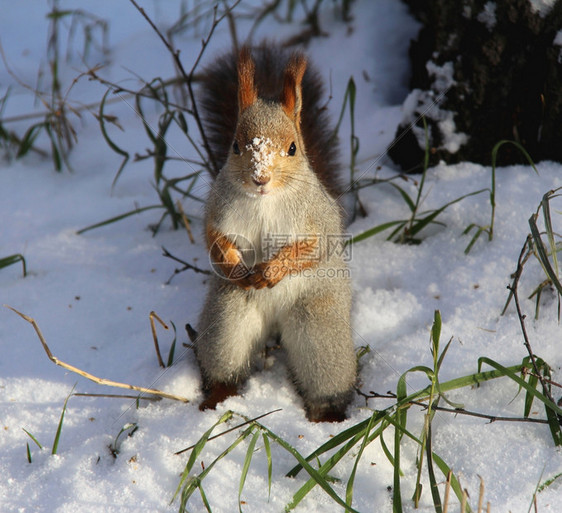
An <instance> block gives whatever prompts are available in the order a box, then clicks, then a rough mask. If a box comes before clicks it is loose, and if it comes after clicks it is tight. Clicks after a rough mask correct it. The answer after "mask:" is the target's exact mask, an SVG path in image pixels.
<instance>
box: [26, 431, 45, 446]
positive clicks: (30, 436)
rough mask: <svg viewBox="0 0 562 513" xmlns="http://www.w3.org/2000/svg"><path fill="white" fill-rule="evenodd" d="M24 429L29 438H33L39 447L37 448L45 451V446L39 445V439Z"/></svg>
mask: <svg viewBox="0 0 562 513" xmlns="http://www.w3.org/2000/svg"><path fill="white" fill-rule="evenodd" d="M22 429H23V430H24V431H25V433H26V434H27V436H29V438H31V439H32V440H33V441H34V442H35V445H37V447H39V449H43V446H42V445H41V444H40V443H39V441H38V440H37V438H35V437H34V436H33V435H32V434H31V433H30V432H29V431H28V430H27V429H25V428H22Z"/></svg>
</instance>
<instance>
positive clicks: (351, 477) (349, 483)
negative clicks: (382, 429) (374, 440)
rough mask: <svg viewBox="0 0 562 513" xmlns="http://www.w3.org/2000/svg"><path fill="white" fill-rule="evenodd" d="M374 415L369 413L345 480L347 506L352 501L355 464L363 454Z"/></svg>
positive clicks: (355, 471)
mask: <svg viewBox="0 0 562 513" xmlns="http://www.w3.org/2000/svg"><path fill="white" fill-rule="evenodd" d="M374 418H375V416H374V415H371V417H370V419H369V423H368V424H367V428H366V429H365V436H364V437H363V441H362V442H361V446H360V447H359V451H358V452H357V456H356V457H355V462H354V463H353V469H352V470H351V474H350V475H349V479H348V481H347V487H346V492H345V502H346V503H347V505H348V506H351V504H352V503H353V484H354V482H355V474H356V473H357V466H358V465H359V460H360V459H361V456H363V451H364V450H365V447H366V446H367V443H368V442H369V433H370V432H371V429H372V427H373V423H374Z"/></svg>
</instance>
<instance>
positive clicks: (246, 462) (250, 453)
mask: <svg viewBox="0 0 562 513" xmlns="http://www.w3.org/2000/svg"><path fill="white" fill-rule="evenodd" d="M259 437H260V432H259V431H258V430H256V432H255V433H254V436H253V437H252V439H251V440H250V443H249V445H248V450H247V451H246V458H244V465H243V466H242V474H241V475H240V486H239V487H238V511H240V513H242V502H241V501H242V490H243V489H244V483H245V482H246V477H247V476H248V470H249V469H250V463H251V462H252V456H253V455H254V449H255V447H256V442H257V441H258V438H259Z"/></svg>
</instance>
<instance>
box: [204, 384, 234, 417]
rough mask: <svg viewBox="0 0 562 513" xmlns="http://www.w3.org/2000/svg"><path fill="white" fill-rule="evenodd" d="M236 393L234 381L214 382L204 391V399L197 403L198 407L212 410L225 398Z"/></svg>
mask: <svg viewBox="0 0 562 513" xmlns="http://www.w3.org/2000/svg"><path fill="white" fill-rule="evenodd" d="M233 395H238V387H237V386H236V384H234V383H214V384H212V385H210V386H209V388H208V389H207V390H206V391H205V399H203V401H201V404H199V409H200V410H201V411H204V410H214V409H216V407H217V404H218V403H222V402H223V401H224V400H225V399H227V398H229V397H231V396H233Z"/></svg>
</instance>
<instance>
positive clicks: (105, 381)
mask: <svg viewBox="0 0 562 513" xmlns="http://www.w3.org/2000/svg"><path fill="white" fill-rule="evenodd" d="M4 306H5V307H6V308H9V309H10V310H12V311H13V312H15V313H17V314H18V315H19V316H20V317H21V318H22V319H24V320H26V321H27V322H29V323H30V324H31V325H32V326H33V328H34V329H35V333H37V336H38V337H39V340H40V341H41V345H42V346H43V349H44V350H45V352H46V353H47V356H48V357H49V360H51V361H52V362H53V363H54V364H56V365H59V366H60V367H63V368H64V369H66V370H69V371H70V372H74V373H76V374H79V375H80V376H82V377H84V378H86V379H89V380H90V381H93V382H94V383H97V384H98V385H107V386H110V387H117V388H127V389H129V390H136V391H137V392H142V393H143V394H151V395H157V396H160V397H165V398H166V399H173V400H174V401H181V402H183V403H188V402H189V399H187V398H185V397H181V396H179V395H174V394H169V393H167V392H162V391H161V390H156V389H153V388H145V387H138V386H136V385H129V384H127V383H119V382H118V381H111V380H109V379H105V378H98V377H97V376H94V375H93V374H90V373H88V372H85V371H83V370H81V369H78V368H77V367H74V366H73V365H69V364H68V363H65V362H63V361H61V360H59V359H58V358H57V357H56V356H53V353H51V350H50V349H49V346H48V345H47V342H46V341H45V337H43V333H41V330H40V329H39V326H38V324H37V323H36V322H35V319H33V318H32V317H29V316H28V315H25V314H23V313H21V312H18V311H17V310H16V309H15V308H12V307H11V306H8V305H4Z"/></svg>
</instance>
